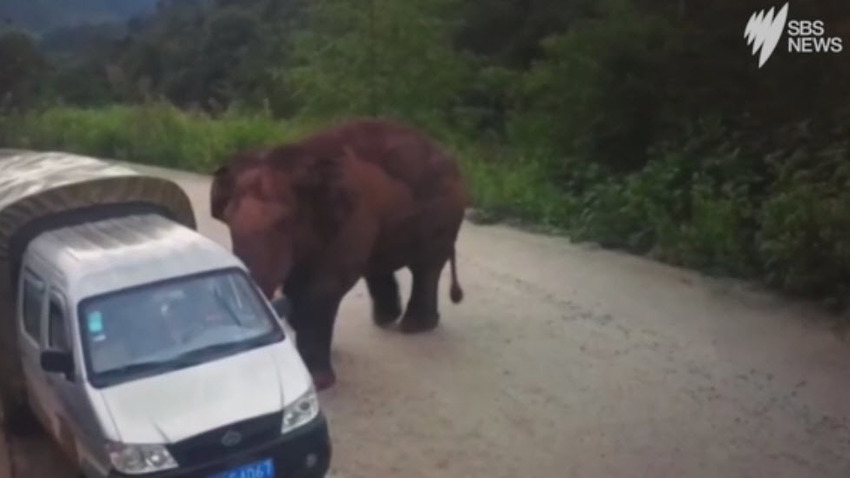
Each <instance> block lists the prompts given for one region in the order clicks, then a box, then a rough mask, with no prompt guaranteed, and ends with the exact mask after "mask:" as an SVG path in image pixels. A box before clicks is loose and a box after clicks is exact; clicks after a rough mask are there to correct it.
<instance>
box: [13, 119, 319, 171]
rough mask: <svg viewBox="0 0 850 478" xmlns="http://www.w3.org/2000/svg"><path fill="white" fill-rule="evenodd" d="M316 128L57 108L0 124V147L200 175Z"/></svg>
mask: <svg viewBox="0 0 850 478" xmlns="http://www.w3.org/2000/svg"><path fill="white" fill-rule="evenodd" d="M316 124H318V122H315V123H311V122H309V121H304V120H302V121H299V122H275V121H271V120H269V119H268V118H267V117H265V116H263V115H260V114H255V115H239V116H236V115H226V116H223V117H221V118H215V119H214V118H211V117H210V116H208V115H205V114H199V113H191V112H184V111H181V110H178V109H176V108H174V107H173V106H170V105H167V104H151V105H145V106H134V107H128V106H111V107H108V108H102V109H85V108H67V107H57V108H50V109H47V110H43V111H36V112H30V113H28V114H26V115H23V116H18V117H7V118H4V119H0V141H2V144H3V145H4V146H6V147H16V148H30V149H38V150H62V151H68V152H73V153H78V154H86V155H93V156H97V157H102V158H111V159H117V160H124V161H135V162H139V163H144V164H151V165H157V166H168V167H175V168H182V169H188V170H192V171H198V172H204V171H210V170H211V168H213V167H214V165H215V164H217V162H218V161H220V160H221V159H222V158H224V157H226V156H228V155H230V154H232V153H234V152H236V151H240V150H244V149H248V148H255V147H258V146H263V145H268V144H274V143H277V142H284V141H289V140H292V139H294V138H297V137H299V136H301V135H303V134H305V133H306V132H308V131H309V130H310V129H311V128H312V127H315V125H316Z"/></svg>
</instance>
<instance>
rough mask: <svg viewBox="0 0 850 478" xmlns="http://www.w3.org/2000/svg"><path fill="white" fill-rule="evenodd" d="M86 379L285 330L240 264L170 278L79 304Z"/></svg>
mask: <svg viewBox="0 0 850 478" xmlns="http://www.w3.org/2000/svg"><path fill="white" fill-rule="evenodd" d="M79 318H80V332H81V336H82V338H83V344H84V350H85V356H86V367H87V370H88V375H89V380H90V382H91V384H92V385H93V386H95V387H99V388H100V387H106V386H109V385H115V384H118V383H123V382H127V381H130V380H135V379H139V378H143V377H149V376H153V375H157V374H161V373H164V372H167V371H171V370H176V369H180V368H184V367H189V366H192V365H197V364H199V363H203V362H208V361H210V360H215V359H217V358H221V357H224V356H228V355H232V354H235V353H239V352H242V351H245V350H249V349H252V348H255V347H260V346H263V345H267V344H271V343H273V342H277V341H280V340H282V339H283V331H282V329H281V328H280V327H279V325H278V323H277V322H276V320H275V318H274V316H273V315H272V314H271V313H270V312H269V311H268V309H267V308H266V307H265V304H263V302H261V300H260V296H259V293H258V292H257V290H256V289H255V288H254V287H253V285H252V283H251V282H250V280H249V279H248V277H247V276H246V275H245V274H244V273H242V272H241V271H238V270H227V271H220V272H215V273H211V274H209V273H208V274H204V275H196V276H190V277H185V278H181V279H177V280H169V281H167V282H160V283H155V284H150V285H145V286H141V287H136V288H132V289H127V290H123V291H120V292H117V293H110V294H108V295H103V296H97V297H93V298H89V299H86V300H85V301H83V302H82V303H81V304H80V310H79Z"/></svg>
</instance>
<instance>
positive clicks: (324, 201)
mask: <svg viewBox="0 0 850 478" xmlns="http://www.w3.org/2000/svg"><path fill="white" fill-rule="evenodd" d="M344 159H345V158H343V157H333V156H316V155H314V154H311V153H310V152H309V151H305V150H304V149H303V148H299V147H296V146H286V147H279V148H274V149H271V150H268V151H259V152H252V153H246V154H242V155H240V156H236V157H234V158H232V159H231V160H230V161H228V162H227V163H226V164H225V165H224V166H221V167H219V168H218V169H217V170H216V171H215V173H214V177H213V183H212V189H211V191H210V212H211V214H212V217H214V218H215V219H218V220H220V221H222V222H224V223H225V224H227V225H228V228H229V230H230V238H231V242H232V246H233V253H234V254H235V255H236V256H237V257H239V258H240V259H241V260H242V261H243V262H244V263H245V265H246V267H248V269H249V270H250V272H251V275H252V277H253V279H254V281H255V282H256V283H257V285H258V286H259V287H260V289H261V290H262V291H263V293H264V294H265V295H266V296H267V297H268V298H269V299H271V298H272V297H273V295H274V293H275V291H276V290H277V288H278V286H280V285H282V284H283V282H284V281H285V280H286V278H287V277H288V276H289V273H290V272H291V270H292V267H293V266H294V264H295V263H296V262H297V261H298V260H299V259H300V258H302V257H303V256H304V255H305V254H307V253H309V252H310V251H311V250H315V249H317V248H321V245H322V244H323V243H324V242H326V241H327V240H329V239H330V238H332V237H333V236H334V235H335V234H336V233H337V231H338V230H339V227H340V225H341V223H342V221H344V220H345V218H346V216H347V215H348V214H349V212H350V211H351V208H352V207H353V195H352V194H350V192H349V190H348V189H347V186H346V184H345V179H344V175H342V174H339V170H340V167H341V166H342V164H343V161H344Z"/></svg>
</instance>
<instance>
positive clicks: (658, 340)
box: [0, 172, 850, 478]
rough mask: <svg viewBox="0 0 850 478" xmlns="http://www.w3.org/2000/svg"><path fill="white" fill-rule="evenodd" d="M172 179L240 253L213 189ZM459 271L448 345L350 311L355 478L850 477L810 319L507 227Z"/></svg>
mask: <svg viewBox="0 0 850 478" xmlns="http://www.w3.org/2000/svg"><path fill="white" fill-rule="evenodd" d="M167 174H168V175H171V176H173V177H176V178H177V179H179V180H180V182H181V184H183V185H184V187H185V188H186V189H187V191H189V192H190V194H192V196H193V199H194V200H195V201H196V204H197V207H198V215H199V217H200V219H201V228H202V231H203V232H204V233H206V234H208V235H210V236H211V237H213V238H215V239H216V240H220V241H221V242H222V243H223V244H225V245H229V241H228V240H227V235H226V231H225V229H224V228H223V227H222V226H221V225H219V224H217V223H215V222H213V221H212V220H210V219H208V215H209V214H208V208H207V204H206V198H207V191H208V189H207V188H208V182H207V179H205V178H203V177H199V176H194V175H188V174H182V173H180V174H178V173H171V172H169V173H167ZM458 254H459V263H458V268H459V274H460V280H461V284H462V285H463V287H464V290H465V292H466V299H465V301H464V302H463V303H462V304H460V305H456V306H455V305H452V304H451V303H450V302H449V300H448V282H447V280H445V279H444V282H443V284H442V285H441V289H442V294H441V297H440V300H441V307H442V313H443V325H442V327H441V328H440V329H438V330H437V331H435V332H434V333H432V334H430V335H422V336H418V337H407V336H402V335H400V334H398V333H395V332H392V331H382V330H379V329H377V328H375V327H373V326H372V324H371V323H370V319H369V305H368V301H367V297H368V296H367V294H366V292H365V287H364V286H363V285H362V283H361V284H360V285H358V286H357V288H356V289H355V290H353V291H352V292H351V293H350V294H349V296H348V297H347V298H346V300H345V302H344V304H343V307H342V309H341V312H340V314H341V315H340V318H339V321H338V325H337V329H336V337H335V345H334V359H335V363H336V367H337V372H338V374H339V383H338V384H337V386H336V387H335V388H333V389H330V390H328V391H326V392H323V393H322V395H321V398H322V402H323V405H324V407H325V409H326V411H327V414H328V415H329V418H330V423H331V427H332V434H333V440H334V446H335V456H334V465H333V468H334V470H337V471H336V474H337V475H338V476H341V477H346V478H393V477H403V478H426V477H428V478H431V477H438V476H440V477H451V478H466V477H482V478H516V477H529V478H538V477H539V478H549V477H571V478H582V477H600V478H603V477H604V478H619V477H623V478H626V477H628V478H634V477H668V476H669V477H677V478H678V477H689V478H691V477H705V478H718V477H724V478H733V477H754V478H761V477H768V476H770V477H774V478H784V477H788V478H791V477H793V478H804V477H812V478H831V477H835V478H845V477H847V476H850V346H848V345H847V344H846V343H843V342H842V341H841V340H840V338H839V337H837V335H836V334H835V332H834V331H833V330H832V329H831V328H830V324H829V323H828V321H826V320H825V319H824V318H823V317H819V316H818V315H816V314H815V313H813V312H811V310H810V309H808V308H806V307H805V306H802V305H796V304H790V303H787V302H784V301H781V300H777V299H775V298H772V297H769V296H765V295H759V294H756V293H752V292H742V291H740V290H735V289H730V288H729V287H728V286H726V285H724V284H719V283H717V282H713V281H708V280H705V279H701V278H699V277H698V276H696V275H694V274H691V273H689V272H683V271H680V270H676V269H672V268H668V267H665V266H662V265H658V264H655V263H652V262H649V261H646V260H643V259H639V258H635V257H630V256H626V255H620V254H616V253H612V252H607V251H600V250H592V249H590V248H584V247H579V246H574V245H570V244H569V243H567V242H566V241H564V240H563V239H558V238H551V237H543V236H537V235H532V234H528V233H524V232H519V231H516V230H512V229H508V228H503V227H484V226H475V225H472V224H465V225H464V228H463V230H462V233H461V238H460V244H459V246H458ZM447 269H448V268H447ZM447 273H448V270H446V274H447ZM399 277H400V279H401V281H402V285H403V287H404V290H405V297H406V295H407V293H406V292H407V290H408V289H407V288H408V287H409V284H410V281H409V279H410V277H409V275H408V274H407V272H402V273H399ZM444 277H445V276H444ZM14 450H17V451H21V452H23V453H22V454H19V456H18V457H17V460H16V461H17V462H18V463H19V467H20V466H25V465H28V466H30V467H33V466H35V465H39V466H42V468H40V469H39V470H38V471H37V472H33V471H30V473H27V474H21V473H19V474H18V477H28V476H31V477H38V478H41V477H44V478H54V477H55V478H60V477H63V478H64V477H67V476H70V475H69V474H68V473H67V472H64V473H63V472H62V468H63V467H62V465H61V460H59V459H58V458H56V457H55V451H53V449H52V448H50V447H47V446H44V445H43V443H26V444H21V443H16V444H15V448H14ZM33 456H36V457H37V458H36V459H33ZM46 456H49V458H45V457H46ZM2 460H3V459H2V458H0V467H2V466H3V465H4V464H3V461H2ZM48 466H53V467H54V468H55V470H54V471H47V469H46V467H48ZM31 470H35V468H31ZM0 476H2V469H0ZM4 478H5V477H4Z"/></svg>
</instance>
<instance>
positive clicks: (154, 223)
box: [27, 214, 244, 300]
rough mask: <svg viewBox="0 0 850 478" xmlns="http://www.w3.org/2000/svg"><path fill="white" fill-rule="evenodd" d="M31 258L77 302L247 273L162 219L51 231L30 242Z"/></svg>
mask: <svg viewBox="0 0 850 478" xmlns="http://www.w3.org/2000/svg"><path fill="white" fill-rule="evenodd" d="M27 255H28V256H30V257H32V258H33V259H34V260H36V261H37V262H38V263H39V264H40V265H41V267H38V266H36V267H38V268H39V269H41V268H47V269H49V272H48V271H45V272H46V273H48V274H50V275H51V276H53V277H51V278H50V279H51V280H54V281H60V282H61V283H62V285H63V287H64V288H65V289H66V290H67V291H68V293H69V294H71V295H72V296H73V299H74V300H81V299H83V298H85V297H90V296H93V295H99V294H103V293H107V292H112V291H116V290H120V289H125V288H128V287H133V286H137V285H142V284H147V283H151V282H156V281H160V280H165V279H170V278H174V277H178V276H184V275H190V274H195V273H201V272H206V271H211V270H217V269H225V268H233V267H237V268H240V269H242V270H244V266H243V265H242V263H241V261H239V259H237V258H236V257H235V256H233V255H232V254H230V252H229V251H228V250H227V249H225V248H224V247H222V246H220V245H219V244H217V243H216V242H214V241H212V240H211V239H209V238H207V237H205V236H203V235H202V234H199V233H197V232H195V231H194V230H192V229H190V228H188V227H185V226H183V225H181V224H178V223H176V222H173V221H171V220H169V219H167V218H165V217H163V216H160V215H157V214H141V215H133V216H125V217H118V218H112V219H105V220H100V221H96V222H90V223H85V224H80V225H75V226H70V227H65V228H61V229H55V230H51V231H47V232H45V233H43V234H41V235H39V236H38V237H37V238H35V239H34V240H33V241H32V242H31V243H30V245H29V247H28V248H27Z"/></svg>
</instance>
